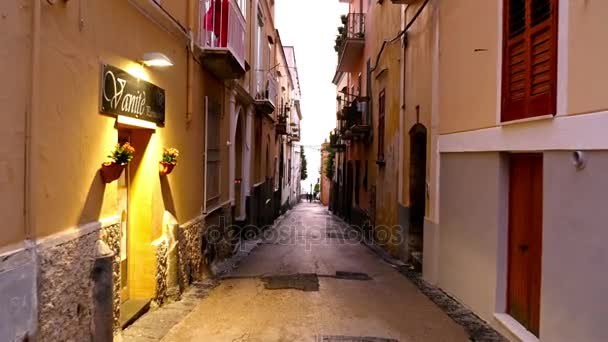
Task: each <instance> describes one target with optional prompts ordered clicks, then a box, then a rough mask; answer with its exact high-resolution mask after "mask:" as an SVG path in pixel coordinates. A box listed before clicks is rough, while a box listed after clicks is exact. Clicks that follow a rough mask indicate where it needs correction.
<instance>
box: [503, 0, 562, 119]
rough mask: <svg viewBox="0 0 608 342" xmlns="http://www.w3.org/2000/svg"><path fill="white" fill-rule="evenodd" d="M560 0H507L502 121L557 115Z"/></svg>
mask: <svg viewBox="0 0 608 342" xmlns="http://www.w3.org/2000/svg"><path fill="white" fill-rule="evenodd" d="M557 1H558V0H504V3H505V6H504V9H505V10H504V13H505V14H504V15H505V18H504V22H505V24H504V47H503V50H504V51H503V71H502V73H503V77H502V79H503V82H502V121H510V120H518V119H524V118H529V117H535V116H541V115H547V114H555V111H556V89H557Z"/></svg>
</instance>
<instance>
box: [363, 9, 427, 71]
mask: <svg viewBox="0 0 608 342" xmlns="http://www.w3.org/2000/svg"><path fill="white" fill-rule="evenodd" d="M429 1H430V0H425V1H424V4H422V6H420V8H419V9H418V12H416V14H415V15H414V17H413V18H412V20H410V22H409V23H407V25H406V26H405V28H404V29H403V30H402V31H401V32H399V34H397V36H395V38H393V39H390V40H385V41H384V42H382V47H381V48H380V51H379V52H378V56H377V57H376V63H375V65H374V67H373V68H371V69H370V72H374V71H375V70H376V69H377V68H378V65H379V64H380V57H382V52H384V48H385V47H386V44H392V43H394V42H396V41H398V40H399V39H401V37H403V35H405V34H406V33H407V30H409V28H410V27H411V26H412V25H413V24H414V22H416V19H418V17H419V16H420V14H421V13H422V11H423V10H424V8H425V7H426V5H427V4H428V3H429ZM408 8H409V6H408ZM406 11H407V8H406Z"/></svg>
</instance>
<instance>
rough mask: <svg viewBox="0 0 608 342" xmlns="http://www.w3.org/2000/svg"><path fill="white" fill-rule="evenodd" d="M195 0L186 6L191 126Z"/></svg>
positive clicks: (187, 101)
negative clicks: (193, 4)
mask: <svg viewBox="0 0 608 342" xmlns="http://www.w3.org/2000/svg"><path fill="white" fill-rule="evenodd" d="M192 3H193V0H188V4H187V8H186V26H187V34H188V46H187V47H186V73H187V74H186V125H187V126H189V125H190V123H191V122H192V107H193V105H192V97H193V96H192V79H193V75H192V74H193V71H194V70H193V69H194V68H193V65H192V61H191V56H192V50H193V48H194V40H193V33H192V23H193V22H194V20H193V18H192V14H193V12H194V9H193V8H192Z"/></svg>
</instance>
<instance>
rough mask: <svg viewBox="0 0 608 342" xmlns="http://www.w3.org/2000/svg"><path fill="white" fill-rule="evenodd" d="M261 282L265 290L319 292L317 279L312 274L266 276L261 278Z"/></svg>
mask: <svg viewBox="0 0 608 342" xmlns="http://www.w3.org/2000/svg"><path fill="white" fill-rule="evenodd" d="M262 281H263V282H264V288H265V289H267V290H283V289H294V290H301V291H307V292H308V291H319V277H317V275H316V274H314V273H298V274H289V275H277V276H268V277H262Z"/></svg>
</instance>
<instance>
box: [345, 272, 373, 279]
mask: <svg viewBox="0 0 608 342" xmlns="http://www.w3.org/2000/svg"><path fill="white" fill-rule="evenodd" d="M336 279H345V280H372V277H370V276H369V275H368V274H367V273H359V272H345V271H336Z"/></svg>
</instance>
